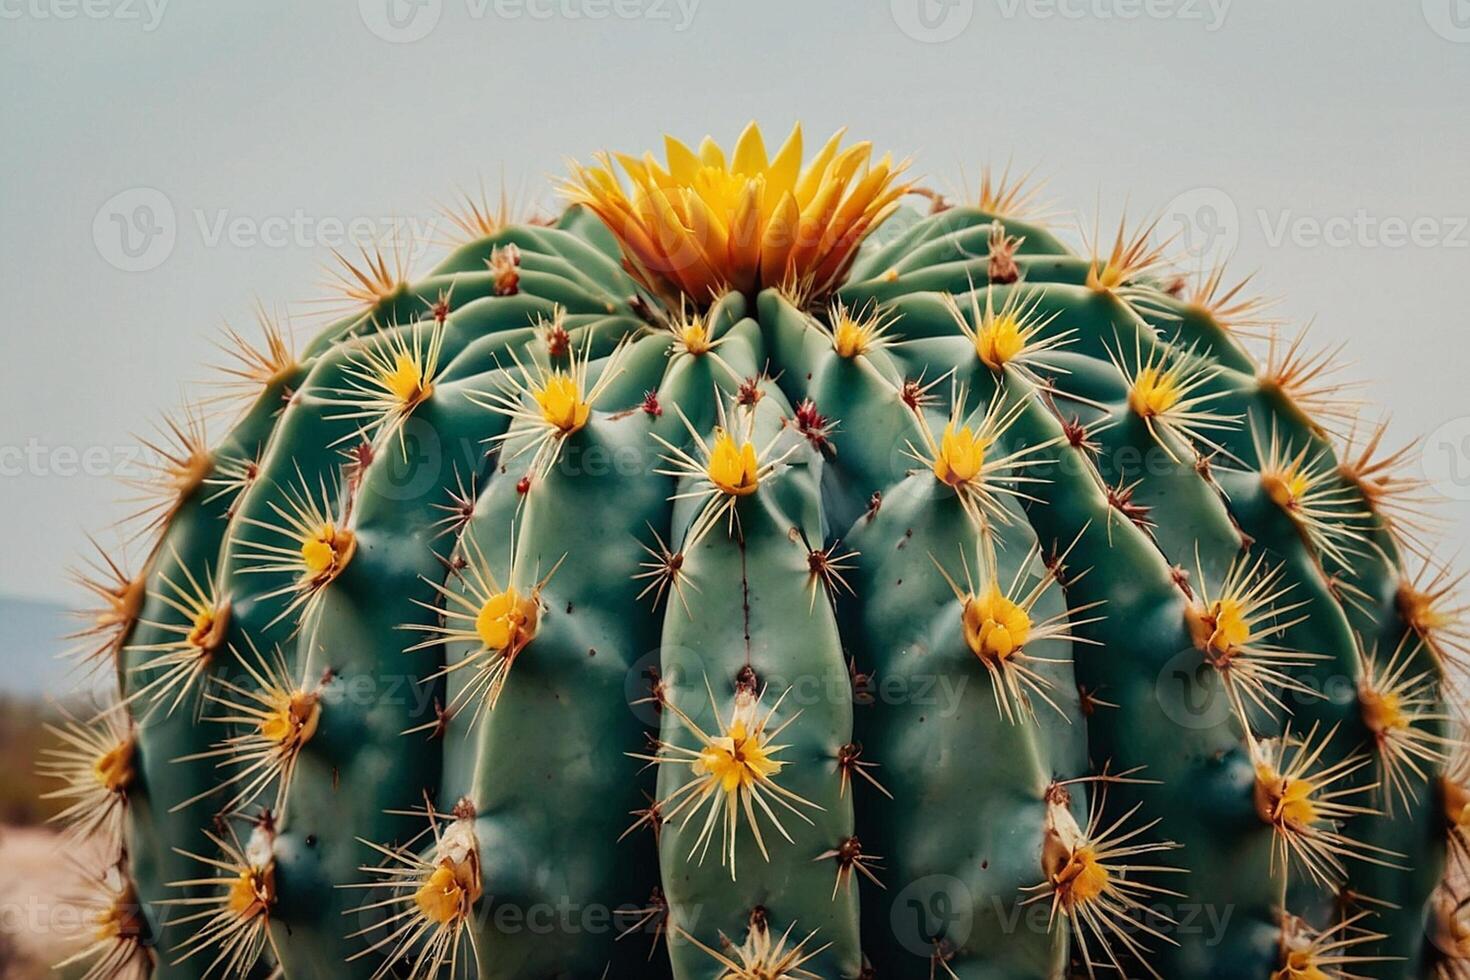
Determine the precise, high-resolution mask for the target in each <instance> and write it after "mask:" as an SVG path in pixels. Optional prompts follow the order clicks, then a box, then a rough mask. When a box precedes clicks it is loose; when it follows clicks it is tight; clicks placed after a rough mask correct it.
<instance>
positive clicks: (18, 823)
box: [0, 597, 91, 980]
mask: <svg viewBox="0 0 1470 980" xmlns="http://www.w3.org/2000/svg"><path fill="white" fill-rule="evenodd" d="M72 625H73V624H72V621H71V619H70V618H69V617H68V616H67V615H66V613H65V611H64V609H63V608H62V606H61V605H60V604H57V603H51V602H42V601H34V600H26V599H12V598H3V597H0V980H36V978H41V977H51V976H54V975H55V974H53V972H52V971H51V970H50V968H49V965H50V964H51V963H53V962H56V961H58V960H60V959H63V958H64V957H65V955H66V953H67V952H68V951H70V950H71V949H74V948H76V943H77V942H78V941H79V940H80V939H82V938H83V937H84V936H85V935H86V930H87V927H86V925H85V924H84V923H82V922H80V921H79V919H80V917H81V913H80V910H79V908H78V906H77V905H76V902H75V896H76V895H77V894H79V893H80V892H81V891H82V879H81V876H80V875H79V873H78V865H85V864H86V863H87V860H88V858H89V857H90V856H91V855H90V853H89V850H88V848H87V846H86V844H85V843H77V842H74V841H71V842H68V841H63V840H62V838H61V837H60V836H59V835H58V834H56V833H55V832H54V831H52V830H51V829H50V828H48V827H47V826H46V820H47V818H49V817H50V816H51V815H52V814H53V813H55V812H56V810H57V809H58V807H57V805H56V803H55V801H50V800H44V799H42V798H41V796H42V794H43V793H45V792H47V791H48V790H50V789H53V788H54V785H53V784H51V782H50V781H48V780H43V779H41V778H40V777H39V776H37V775H36V758H37V755H38V754H39V753H40V752H41V750H42V749H44V748H46V747H47V746H49V745H54V744H55V740H54V739H53V738H52V737H51V736H50V735H49V734H48V733H47V732H46V729H45V725H46V724H47V723H48V722H55V721H57V720H58V719H60V718H61V717H62V712H63V710H65V709H66V708H68V707H70V708H72V709H74V710H76V711H85V710H86V706H87V705H89V704H90V701H88V700H87V699H86V697H85V696H82V697H81V698H80V699H79V700H77V701H75V702H72V703H70V704H68V703H60V702H57V701H55V700H53V699H52V698H51V696H50V692H55V691H61V690H67V689H70V688H74V687H75V686H76V684H75V682H76V680H77V679H78V678H75V677H72V676H70V674H71V671H70V668H69V667H68V665H67V664H66V663H64V662H63V661H62V660H61V659H60V658H59V657H58V656H56V654H59V653H60V652H61V651H62V650H63V649H65V648H66V641H65V640H64V639H63V637H64V635H65V634H66V633H67V632H69V631H70V630H71V628H72Z"/></svg>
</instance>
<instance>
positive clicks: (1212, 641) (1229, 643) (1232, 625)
mask: <svg viewBox="0 0 1470 980" xmlns="http://www.w3.org/2000/svg"><path fill="white" fill-rule="evenodd" d="M1204 621H1205V626H1206V628H1208V629H1209V631H1210V634H1209V645H1210V649H1211V650H1214V651H1215V652H1216V653H1219V654H1222V655H1229V654H1231V653H1234V652H1235V651H1236V650H1238V649H1239V648H1240V647H1241V646H1242V645H1243V644H1246V643H1249V642H1250V638H1251V624H1250V621H1249V620H1248V619H1246V615H1245V607H1244V606H1243V605H1242V604H1241V602H1240V600H1239V599H1231V598H1225V599H1220V600H1218V601H1216V602H1215V604H1214V605H1212V606H1210V611H1209V612H1208V613H1207V614H1206V615H1205V617H1204Z"/></svg>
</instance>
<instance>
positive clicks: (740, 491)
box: [706, 429, 760, 497]
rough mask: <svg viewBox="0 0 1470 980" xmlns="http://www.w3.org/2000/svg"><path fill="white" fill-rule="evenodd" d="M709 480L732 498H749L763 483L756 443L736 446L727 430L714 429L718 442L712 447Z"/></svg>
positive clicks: (707, 470) (708, 470) (708, 472)
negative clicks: (761, 481) (754, 444)
mask: <svg viewBox="0 0 1470 980" xmlns="http://www.w3.org/2000/svg"><path fill="white" fill-rule="evenodd" d="M706 475H707V476H708V477H709V482H711V483H713V484H714V485H715V486H716V487H718V488H719V489H720V490H721V491H722V492H724V493H728V494H730V495H731V496H733V497H748V496H750V495H751V494H753V493H755V491H756V490H757V488H759V486H760V463H759V461H758V460H757V459H756V457H755V446H753V445H751V444H750V443H748V442H746V443H741V444H739V445H736V443H735V440H734V439H733V438H732V437H731V436H730V434H729V433H728V432H726V431H725V430H724V429H716V430H715V444H714V446H713V447H712V448H711V449H710V454H709V465H708V467H707V469H706Z"/></svg>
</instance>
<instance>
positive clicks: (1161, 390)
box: [1128, 367, 1181, 419]
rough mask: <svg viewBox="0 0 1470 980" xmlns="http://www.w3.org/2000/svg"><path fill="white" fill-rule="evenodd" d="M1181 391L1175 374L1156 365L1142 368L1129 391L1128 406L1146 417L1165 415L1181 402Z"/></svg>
mask: <svg viewBox="0 0 1470 980" xmlns="http://www.w3.org/2000/svg"><path fill="white" fill-rule="evenodd" d="M1180 396H1181V392H1180V391H1179V384H1178V382H1177V380H1176V379H1175V377H1174V376H1173V374H1171V373H1170V372H1168V371H1162V370H1160V369H1159V368H1156V367H1146V368H1143V369H1141V370H1140V371H1139V372H1138V374H1137V375H1136V376H1134V378H1133V387H1132V388H1131V389H1130V390H1129V392H1128V406H1129V407H1130V408H1132V409H1133V411H1135V412H1137V413H1138V414H1139V415H1141V416H1143V417H1144V418H1146V419H1151V418H1155V417H1156V416H1159V415H1163V414H1164V413H1165V412H1167V411H1169V409H1171V408H1173V407H1174V406H1175V405H1177V404H1179V398H1180Z"/></svg>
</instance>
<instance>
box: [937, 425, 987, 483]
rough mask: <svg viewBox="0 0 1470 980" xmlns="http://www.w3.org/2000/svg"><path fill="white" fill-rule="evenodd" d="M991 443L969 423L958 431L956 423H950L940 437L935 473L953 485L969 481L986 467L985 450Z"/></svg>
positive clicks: (940, 479) (944, 481)
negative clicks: (980, 435) (975, 431)
mask: <svg viewBox="0 0 1470 980" xmlns="http://www.w3.org/2000/svg"><path fill="white" fill-rule="evenodd" d="M989 445H990V442H989V440H988V439H984V438H982V437H979V436H976V435H975V433H974V431H973V430H971V428H970V427H969V426H968V425H967V426H964V427H962V428H961V429H960V430H959V431H958V432H956V431H955V427H954V423H953V422H950V423H948V424H947V425H945V427H944V435H943V436H941V437H940V439H939V453H938V454H937V455H936V456H935V458H934V475H935V476H936V477H937V478H938V479H939V481H940V482H941V483H947V484H949V485H950V486H952V487H957V486H959V485H960V484H962V483H969V482H970V481H972V480H974V479H975V478H976V477H977V476H979V475H980V471H981V470H982V469H983V468H984V466H985V450H986V449H987V448H989Z"/></svg>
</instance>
